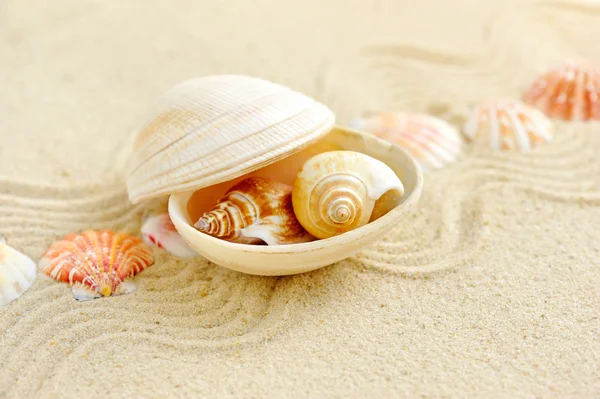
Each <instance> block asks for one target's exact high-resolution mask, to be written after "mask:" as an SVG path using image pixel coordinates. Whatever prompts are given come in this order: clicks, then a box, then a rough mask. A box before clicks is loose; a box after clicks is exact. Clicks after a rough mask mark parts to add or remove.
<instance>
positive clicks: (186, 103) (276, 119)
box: [126, 75, 335, 203]
mask: <svg viewBox="0 0 600 399" xmlns="http://www.w3.org/2000/svg"><path fill="white" fill-rule="evenodd" d="M334 120H335V117H334V114H333V112H331V110H329V109H328V108H327V107H326V106H324V105H322V104H320V103H318V102H317V101H315V100H314V99H312V98H310V97H307V96H305V95H303V94H301V93H298V92H296V91H293V90H291V89H289V88H287V87H284V86H281V85H278V84H275V83H271V82H268V81H266V80H263V79H258V78H252V77H248V76H237V75H215V76H207V77H202V78H196V79H191V80H188V81H185V82H183V83H181V84H179V85H177V86H175V87H174V88H173V89H171V90H170V91H168V92H167V93H166V94H165V95H164V96H163V97H162V98H161V99H160V100H159V102H158V104H157V105H156V106H155V107H154V108H153V109H152V110H151V115H150V118H149V120H148V121H147V122H146V123H145V124H143V126H141V128H140V129H139V130H138V131H137V132H136V135H135V138H134V139H133V141H132V144H131V145H132V147H133V152H132V154H131V157H130V159H129V162H128V165H127V174H128V177H127V180H126V183H127V189H128V193H129V198H130V200H131V202H133V203H137V202H139V201H142V200H145V199H149V198H154V197H159V196H162V195H166V194H173V193H178V192H183V191H187V190H190V189H198V188H201V187H205V186H210V185H214V184H216V183H220V182H223V181H229V180H233V179H234V178H236V177H239V176H242V175H245V174H247V173H248V172H251V171H253V170H257V169H259V168H262V167H264V166H267V165H269V164H271V163H274V162H276V161H277V160H279V159H281V158H282V157H285V156H288V155H289V154H292V153H294V152H296V151H299V150H300V149H302V148H304V147H306V146H308V145H309V144H310V143H312V142H313V141H315V140H316V139H318V138H320V137H321V136H323V135H325V134H326V133H328V132H329V131H330V130H331V128H332V127H333V123H334Z"/></svg>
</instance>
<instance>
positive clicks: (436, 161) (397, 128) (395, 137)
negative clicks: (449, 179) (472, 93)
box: [351, 112, 462, 172]
mask: <svg viewBox="0 0 600 399" xmlns="http://www.w3.org/2000/svg"><path fill="white" fill-rule="evenodd" d="M351 126H352V127H353V128H356V129H361V130H364V131H366V132H369V133H371V134H374V135H376V136H378V137H381V138H383V139H384V140H387V141H390V142H392V143H394V144H397V145H399V146H400V147H402V148H404V149H405V150H407V151H408V152H409V153H410V154H411V155H412V156H413V157H415V159H416V160H417V161H418V162H419V164H420V165H421V168H423V171H424V172H429V171H432V170H435V169H441V168H443V167H445V166H447V165H448V164H450V163H453V162H455V161H456V159H457V158H458V154H459V153H460V150H461V145H462V140H461V137H460V134H459V133H458V130H456V129H455V128H454V127H453V126H452V125H450V124H449V123H448V122H446V121H444V120H442V119H439V118H436V117H434V116H430V115H426V114H419V113H408V112H387V113H381V114H377V115H373V116H371V117H367V118H358V119H355V120H354V121H352V123H351Z"/></svg>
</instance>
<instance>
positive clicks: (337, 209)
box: [292, 151, 404, 239]
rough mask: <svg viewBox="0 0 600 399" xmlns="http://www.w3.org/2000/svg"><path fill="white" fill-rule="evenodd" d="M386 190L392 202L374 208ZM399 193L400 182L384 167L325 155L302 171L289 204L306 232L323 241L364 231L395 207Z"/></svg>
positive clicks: (348, 154) (346, 154)
mask: <svg viewBox="0 0 600 399" xmlns="http://www.w3.org/2000/svg"><path fill="white" fill-rule="evenodd" d="M390 190H395V191H394V192H395V194H396V198H395V199H394V200H393V201H391V202H390V201H382V202H380V203H378V200H379V199H382V196H383V195H384V194H385V193H387V192H389V191H390ZM403 194H404V186H403V185H402V182H401V181H400V179H399V178H398V177H397V176H396V174H395V173H394V171H392V170H391V169H390V168H389V167H388V166H387V165H385V164H384V163H383V162H381V161H378V160H376V159H374V158H371V157H369V156H368V155H365V154H362V153H358V152H352V151H330V152H324V153H321V154H318V155H316V156H314V157H312V158H310V159H309V160H308V161H306V163H305V164H304V165H303V166H302V168H301V169H300V171H299V172H298V175H297V177H296V180H295V182H294V188H293V191H292V204H293V206H294V212H295V213H296V217H297V218H298V221H299V222H300V224H301V225H302V226H303V227H304V228H305V229H306V231H308V232H309V233H310V234H311V235H313V236H315V237H317V238H320V239H323V238H329V237H333V236H336V235H339V234H342V233H345V232H347V231H350V230H353V229H356V228H358V227H361V226H364V225H365V224H367V223H369V222H370V221H372V220H374V219H375V218H377V217H379V216H381V215H383V214H385V213H386V212H387V211H389V210H390V209H391V208H393V207H395V206H396V205H397V203H398V202H397V201H398V199H399V198H400V197H401V196H402V195H403ZM386 199H387V198H386ZM382 206H383V207H386V209H381V207H382Z"/></svg>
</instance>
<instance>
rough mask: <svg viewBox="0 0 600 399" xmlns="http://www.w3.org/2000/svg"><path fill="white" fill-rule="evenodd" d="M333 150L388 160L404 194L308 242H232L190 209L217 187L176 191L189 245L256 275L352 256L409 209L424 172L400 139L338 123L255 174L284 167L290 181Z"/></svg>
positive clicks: (172, 204)
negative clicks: (375, 213)
mask: <svg viewBox="0 0 600 399" xmlns="http://www.w3.org/2000/svg"><path fill="white" fill-rule="evenodd" d="M330 150H349V151H357V152H362V153H364V154H366V155H369V156H370V157H373V158H375V159H378V160H380V161H382V162H384V163H385V164H386V165H388V166H389V167H390V168H391V169H392V170H393V171H394V173H395V174H396V176H397V177H398V178H399V179H400V180H401V181H402V183H403V186H404V196H403V197H402V199H401V202H400V203H399V204H398V205H397V206H396V207H395V208H393V209H391V210H390V211H389V212H387V213H385V214H384V215H383V216H381V217H379V218H377V219H376V220H374V221H373V222H370V223H368V224H366V225H364V226H362V227H360V228H357V229H354V230H351V231H348V232H347V233H344V234H341V235H337V236H334V237H331V238H327V239H323V240H315V241H311V242H307V243H294V244H287V245H277V246H266V245H246V244H239V243H232V242H228V241H225V240H221V239H218V238H215V237H211V236H209V235H207V234H203V233H201V232H199V231H198V230H196V229H195V228H194V226H193V224H194V222H195V221H196V217H197V215H195V214H193V213H192V211H191V208H189V203H190V202H191V201H193V199H194V198H195V197H199V198H203V197H210V196H213V195H215V194H214V193H213V192H212V190H214V188H213V187H207V188H205V189H202V190H198V191H196V190H190V191H188V192H183V193H178V194H174V195H172V196H171V197H170V198H169V214H170V216H171V220H172V221H173V224H174V225H175V227H176V228H177V230H178V231H179V233H180V234H181V236H182V237H183V238H184V239H185V240H186V241H187V242H188V244H189V245H190V247H191V248H193V249H194V250H195V251H197V252H198V253H199V254H201V255H202V256H204V257H205V258H207V259H208V260H210V261H212V262H214V263H216V264H218V265H220V266H223V267H227V268H229V269H232V270H236V271H240V272H244V273H249V274H256V275H289V274H295V273H303V272H308V271H311V270H315V269H318V268H321V267H323V266H327V265H330V264H333V263H335V262H338V261H341V260H343V259H345V258H348V257H351V256H353V255H354V254H356V253H358V252H359V251H360V250H362V249H363V248H364V247H366V246H368V245H370V244H372V243H373V242H375V241H376V240H378V239H380V238H381V237H382V235H384V234H385V233H386V232H387V231H389V230H391V229H392V228H394V227H396V226H397V225H398V223H399V222H400V220H401V219H402V217H403V216H404V215H405V213H406V211H407V210H409V209H410V208H411V207H412V206H414V205H415V204H416V202H417V201H418V199H419V197H420V194H421V190H422V187H423V175H422V171H421V168H420V167H419V165H418V164H417V162H416V160H415V159H414V158H413V157H412V156H411V155H410V154H409V153H408V152H406V151H405V150H403V149H401V148H400V147H398V146H397V145H394V144H392V143H390V142H387V141H385V140H382V139H380V138H377V137H375V136H372V135H370V134H365V133H361V132H358V131H354V130H350V129H344V128H340V127H336V128H334V129H333V130H332V131H331V132H330V133H329V134H328V135H327V136H325V137H324V138H322V139H321V140H320V141H319V142H317V143H315V144H313V145H312V146H311V147H309V148H307V149H306V150H305V151H301V152H299V153H297V154H295V155H292V156H290V157H288V158H286V159H284V160H281V161H280V162H278V163H276V164H272V165H270V166H269V167H268V168H265V169H264V170H263V171H256V172H255V174H260V173H264V174H265V175H269V174H273V173H277V172H282V175H281V176H286V177H287V179H283V177H282V179H283V182H284V183H287V184H291V183H292V182H293V180H294V179H295V175H296V173H295V171H297V170H298V169H299V168H300V166H301V165H302V164H304V163H305V162H306V160H308V159H309V158H311V157H312V156H314V155H315V154H316V153H319V152H323V151H330ZM294 165H297V166H294ZM286 173H288V174H287V175H286ZM232 184H233V183H232ZM221 194H222V191H221ZM211 203H212V202H211Z"/></svg>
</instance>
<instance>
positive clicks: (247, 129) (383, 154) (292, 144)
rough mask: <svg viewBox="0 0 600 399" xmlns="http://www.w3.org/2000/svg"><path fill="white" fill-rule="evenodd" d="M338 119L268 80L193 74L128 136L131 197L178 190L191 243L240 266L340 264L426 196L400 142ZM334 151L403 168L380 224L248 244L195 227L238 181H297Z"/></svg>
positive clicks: (171, 194)
mask: <svg viewBox="0 0 600 399" xmlns="http://www.w3.org/2000/svg"><path fill="white" fill-rule="evenodd" d="M334 122H335V116H334V114H333V112H331V110H329V109H328V108H327V107H326V106H325V105H323V104H320V103H319V102H317V101H315V100H314V99H312V98H310V97H308V96H306V95H303V94H301V93H298V92H295V91H293V90H291V89H289V88H285V87H283V86H281V85H278V84H275V83H271V82H268V81H265V80H263V79H257V78H252V77H247V76H236V75H218V76H207V77H202V78H198V79H191V80H189V81H186V82H183V83H181V84H179V85H177V86H176V87H174V88H173V89H172V90H170V91H168V92H167V93H166V94H165V95H164V96H163V97H162V98H161V99H160V100H159V101H158V102H157V104H156V105H155V106H154V107H153V108H152V109H151V110H150V113H149V116H148V118H147V120H146V122H144V123H142V124H141V126H140V128H139V129H138V130H137V131H136V132H135V133H134V134H133V135H132V136H131V137H130V140H128V141H127V143H128V145H127V147H126V148H125V149H124V150H123V153H122V157H120V160H121V161H123V162H124V163H125V162H126V163H127V165H124V169H125V170H124V174H125V176H124V177H125V180H126V183H127V191H128V194H129V198H130V200H131V202H134V203H136V202H140V201H143V200H146V199H149V198H155V197H162V196H168V201H169V204H168V212H169V216H170V217H171V220H172V221H173V224H174V225H175V227H176V229H177V231H178V232H179V234H180V235H181V236H182V237H183V238H184V239H185V242H186V243H187V244H188V245H189V246H190V248H192V249H193V250H194V251H196V252H197V253H198V254H199V255H201V256H203V257H205V258H206V259H207V260H209V261H211V262H214V263H216V264H218V265H220V266H223V267H227V268H229V269H232V270H237V271H240V272H244V273H250V274H259V275H287V274H294V273H302V272H306V271H310V270H314V269H317V268H319V267H323V266H326V265H329V264H332V263H335V262H337V261H339V260H341V259H345V258H347V257H350V256H352V255H353V254H355V253H356V252H358V251H359V250H360V249H361V248H363V247H365V246H366V245H369V244H372V243H373V242H374V241H375V240H377V239H379V238H381V237H382V235H383V234H385V232H387V231H388V230H389V229H391V228H392V227H393V226H396V225H397V224H398V222H399V220H400V219H401V217H403V215H404V214H405V212H406V210H408V209H410V208H411V207H412V206H414V205H415V203H416V202H417V201H418V199H419V197H420V194H421V190H422V185H423V177H422V172H421V170H420V168H419V166H418V165H417V164H416V161H415V160H414V159H413V157H412V156H410V154H408V152H406V151H404V150H402V149H401V148H400V147H398V146H393V145H391V143H389V142H387V141H384V140H381V139H378V138H376V137H374V136H373V135H370V134H366V133H362V132H360V131H353V130H351V129H344V128H341V127H339V126H335V125H334ZM329 150H348V151H358V152H363V153H365V154H366V155H369V156H371V157H373V158H374V159H378V160H380V161H381V162H383V163H385V164H387V165H389V166H390V168H391V169H393V171H394V173H395V174H397V176H401V178H402V183H403V184H404V189H405V195H404V196H403V197H402V198H401V199H398V198H397V197H398V196H397V195H393V194H392V195H388V193H386V194H384V195H383V196H382V198H380V200H378V203H379V204H378V206H376V207H374V208H373V212H372V215H371V220H373V222H372V223H369V224H367V225H365V226H363V227H361V228H357V229H354V230H352V231H349V232H347V233H345V234H340V235H338V236H335V237H331V238H330V239H328V240H315V239H313V238H314V237H311V241H309V242H294V243H293V244H290V245H287V244H282V245H247V244H243V243H239V242H231V241H228V240H225V239H219V238H217V237H214V236H212V235H210V234H206V233H203V232H201V231H199V230H198V229H197V228H196V227H194V224H195V223H196V222H197V221H198V220H199V219H200V218H201V217H202V216H203V214H204V213H205V212H208V211H210V210H211V209H213V207H214V204H217V203H218V201H219V200H220V199H221V198H222V196H223V194H222V193H225V192H226V191H227V190H228V189H229V188H231V187H232V186H233V185H235V184H237V183H238V182H240V181H242V180H244V179H247V178H249V177H262V178H267V179H271V180H273V181H276V182H279V183H282V184H287V185H289V186H293V183H294V179H295V178H296V172H297V171H298V170H299V169H300V167H301V166H302V165H303V164H304V162H305V161H306V160H307V159H309V158H310V156H313V155H315V154H318V153H322V152H324V151H329ZM119 169H121V168H120V167H119ZM391 192H394V190H391ZM396 193H397V192H396ZM394 205H395V207H394ZM390 208H391V209H390ZM292 210H293V207H292ZM298 223H299V222H298ZM300 226H301V225H300ZM307 233H308V232H307Z"/></svg>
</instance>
